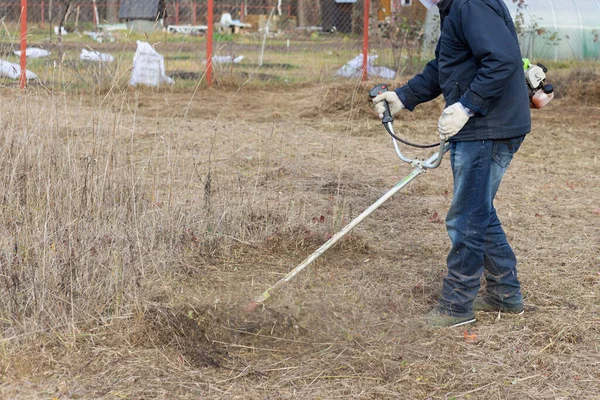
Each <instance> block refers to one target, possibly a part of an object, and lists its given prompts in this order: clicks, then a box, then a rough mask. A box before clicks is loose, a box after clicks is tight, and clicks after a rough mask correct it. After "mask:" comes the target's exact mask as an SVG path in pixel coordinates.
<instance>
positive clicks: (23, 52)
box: [20, 0, 27, 89]
mask: <svg viewBox="0 0 600 400" xmlns="http://www.w3.org/2000/svg"><path fill="white" fill-rule="evenodd" d="M26 52H27V0H21V60H20V61H21V76H20V82H21V89H25V87H26V86H27V54H26Z"/></svg>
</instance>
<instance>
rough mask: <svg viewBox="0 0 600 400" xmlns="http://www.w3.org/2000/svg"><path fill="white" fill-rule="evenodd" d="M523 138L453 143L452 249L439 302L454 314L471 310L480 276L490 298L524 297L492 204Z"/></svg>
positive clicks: (512, 299) (448, 226)
mask: <svg viewBox="0 0 600 400" xmlns="http://www.w3.org/2000/svg"><path fill="white" fill-rule="evenodd" d="M524 138H525V136H521V137H518V138H514V139H505V140H484V141H467V142H452V143H451V144H450V162H451V166H452V175H453V177H454V195H453V198H452V205H451V207H450V210H449V211H448V215H447V216H446V229H447V230H448V235H449V236H450V240H451V241H452V249H451V250H450V253H449V254H448V260H447V263H448V274H447V276H446V277H445V278H444V283H443V287H442V294H441V296H440V300H439V303H440V306H441V308H442V309H443V310H445V311H446V312H448V313H450V314H452V315H456V316H470V315H472V314H473V300H474V299H475V296H476V295H477V292H478V291H479V287H480V280H481V276H482V274H484V276H485V279H486V291H487V299H489V300H490V301H492V302H497V303H501V304H507V305H510V304H519V303H522V301H523V299H522V296H521V287H520V284H519V281H518V279H517V269H516V265H517V259H516V257H515V254H514V253H513V251H512V249H511V247H510V245H509V244H508V242H507V240H506V235H505V234H504V230H503V229H502V226H501V224H500V220H499V219H498V216H497V215H496V209H495V208H494V204H493V203H494V197H495V196H496V192H497V191H498V187H499V186H500V182H501V181H502V177H503V176H504V173H505V172H506V169H507V168H508V165H509V164H510V162H511V160H512V158H513V155H514V154H515V153H516V152H517V150H519V147H520V146H521V143H522V142H523V139H524Z"/></svg>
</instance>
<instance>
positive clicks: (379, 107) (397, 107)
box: [373, 90, 406, 119]
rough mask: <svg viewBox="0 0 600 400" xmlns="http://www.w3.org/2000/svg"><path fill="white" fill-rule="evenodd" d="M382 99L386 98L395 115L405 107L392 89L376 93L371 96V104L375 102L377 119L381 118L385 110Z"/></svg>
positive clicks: (391, 111)
mask: <svg viewBox="0 0 600 400" xmlns="http://www.w3.org/2000/svg"><path fill="white" fill-rule="evenodd" d="M384 100H387V102H388V105H389V107H390V113H391V114H392V115H396V114H398V113H399V112H400V111H402V110H403V109H405V108H406V107H404V104H402V101H400V99H399V98H398V95H397V94H396V92H395V91H393V90H392V91H390V92H383V93H381V94H378V95H377V96H375V97H373V104H375V111H376V112H377V115H379V119H383V113H384V111H385V106H384V105H383V101H384Z"/></svg>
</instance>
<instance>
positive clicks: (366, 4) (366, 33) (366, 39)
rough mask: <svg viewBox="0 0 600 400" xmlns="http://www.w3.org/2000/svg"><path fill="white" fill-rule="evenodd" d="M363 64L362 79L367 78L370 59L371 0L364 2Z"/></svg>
mask: <svg viewBox="0 0 600 400" xmlns="http://www.w3.org/2000/svg"><path fill="white" fill-rule="evenodd" d="M363 7H364V10H363V48H362V52H363V54H362V55H363V65H362V80H363V81H366V80H367V63H368V61H369V57H368V56H369V9H370V8H371V0H364V4H363Z"/></svg>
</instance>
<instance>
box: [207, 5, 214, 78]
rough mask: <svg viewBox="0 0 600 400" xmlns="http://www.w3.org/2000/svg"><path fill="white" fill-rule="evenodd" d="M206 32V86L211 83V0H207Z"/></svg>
mask: <svg viewBox="0 0 600 400" xmlns="http://www.w3.org/2000/svg"><path fill="white" fill-rule="evenodd" d="M206 14H207V16H206V19H207V22H206V24H207V25H208V32H207V34H206V86H208V87H210V86H211V85H212V41H213V0H208V10H207V13H206Z"/></svg>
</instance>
